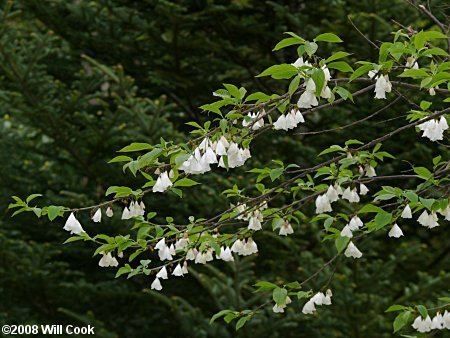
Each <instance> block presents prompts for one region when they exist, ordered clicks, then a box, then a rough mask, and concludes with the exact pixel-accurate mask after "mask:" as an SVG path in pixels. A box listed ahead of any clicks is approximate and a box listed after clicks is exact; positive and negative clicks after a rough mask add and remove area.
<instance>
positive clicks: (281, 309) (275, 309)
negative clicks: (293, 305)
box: [272, 304, 284, 313]
mask: <svg viewBox="0 0 450 338" xmlns="http://www.w3.org/2000/svg"><path fill="white" fill-rule="evenodd" d="M272 311H273V312H274V313H284V307H282V306H278V305H277V304H275V305H274V306H273V308H272Z"/></svg>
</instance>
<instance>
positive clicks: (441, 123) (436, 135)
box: [417, 116, 448, 142]
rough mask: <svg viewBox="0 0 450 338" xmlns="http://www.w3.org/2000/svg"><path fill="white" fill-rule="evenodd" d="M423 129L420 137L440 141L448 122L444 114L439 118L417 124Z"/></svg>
mask: <svg viewBox="0 0 450 338" xmlns="http://www.w3.org/2000/svg"><path fill="white" fill-rule="evenodd" d="M417 127H418V128H419V129H420V130H421V131H423V134H422V137H426V138H428V139H430V141H433V142H434V141H441V140H443V138H444V131H446V130H447V129H448V123H447V120H446V119H445V117H444V116H441V118H440V119H439V120H435V119H433V120H429V121H426V122H424V123H421V124H419V125H418V126H417Z"/></svg>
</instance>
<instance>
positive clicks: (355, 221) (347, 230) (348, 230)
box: [341, 216, 364, 238]
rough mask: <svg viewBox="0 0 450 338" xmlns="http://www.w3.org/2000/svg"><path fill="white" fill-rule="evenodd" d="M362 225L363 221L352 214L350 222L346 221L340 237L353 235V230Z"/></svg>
mask: <svg viewBox="0 0 450 338" xmlns="http://www.w3.org/2000/svg"><path fill="white" fill-rule="evenodd" d="M363 226H364V223H363V222H362V221H361V219H360V218H359V217H358V216H353V217H352V218H351V219H350V222H348V223H347V224H346V225H345V227H344V228H343V229H342V231H341V236H342V237H348V238H352V237H353V231H355V230H358V229H360V228H362V227H363Z"/></svg>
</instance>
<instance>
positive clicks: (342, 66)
mask: <svg viewBox="0 0 450 338" xmlns="http://www.w3.org/2000/svg"><path fill="white" fill-rule="evenodd" d="M327 67H328V68H331V69H337V70H339V71H341V72H343V73H350V72H351V73H353V68H352V67H350V65H349V64H348V63H347V62H345V61H337V62H331V63H329V64H327Z"/></svg>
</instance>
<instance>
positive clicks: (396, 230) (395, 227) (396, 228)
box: [388, 223, 403, 238]
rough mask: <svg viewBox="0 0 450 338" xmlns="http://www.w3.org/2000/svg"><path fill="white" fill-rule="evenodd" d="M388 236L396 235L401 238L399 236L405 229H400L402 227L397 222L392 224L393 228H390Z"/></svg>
mask: <svg viewBox="0 0 450 338" xmlns="http://www.w3.org/2000/svg"><path fill="white" fill-rule="evenodd" d="M388 236H389V237H394V238H399V237H401V236H403V231H402V229H400V227H399V226H398V225H397V223H395V224H394V225H393V226H392V228H391V230H389V233H388Z"/></svg>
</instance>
